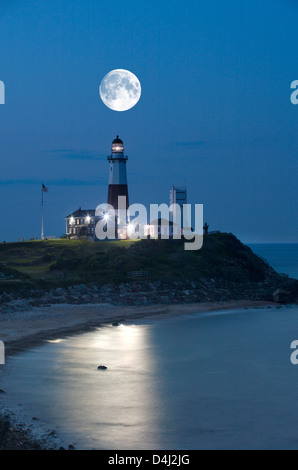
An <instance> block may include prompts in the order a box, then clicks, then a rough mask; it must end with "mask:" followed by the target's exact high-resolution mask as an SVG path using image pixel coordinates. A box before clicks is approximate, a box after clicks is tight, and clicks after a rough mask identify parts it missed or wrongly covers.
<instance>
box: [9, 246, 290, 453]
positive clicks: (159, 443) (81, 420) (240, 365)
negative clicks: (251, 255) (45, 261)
mask: <svg viewBox="0 0 298 470" xmlns="http://www.w3.org/2000/svg"><path fill="white" fill-rule="evenodd" d="M263 247H264V245H255V246H254V247H252V248H253V249H254V250H255V251H256V252H257V253H259V254H261V255H262V256H263V257H265V258H266V259H267V260H268V261H269V262H270V263H272V264H273V265H274V267H275V269H276V270H277V271H280V272H283V273H288V274H291V275H292V276H295V277H297V275H298V262H297V260H298V245H287V246H282V245H270V246H265V247H264V248H263ZM274 247H275V248H274ZM286 260H288V261H287V262H286ZM294 340H298V307H297V306H285V307H279V308H265V309H264V308H259V309H242V310H237V311H235V310H234V311H223V312H209V313H206V314H194V315H185V316H180V317H175V318H171V319H159V320H149V319H148V320H146V319H145V320H142V321H138V322H131V323H129V322H127V323H125V324H124V325H121V326H119V327H113V326H111V325H107V326H105V327H102V328H98V329H97V330H96V331H93V332H89V333H85V334H81V335H78V336H75V337H70V338H66V339H61V340H57V341H54V342H48V343H46V344H45V345H43V346H40V347H37V348H33V349H31V350H29V351H26V352H24V353H22V354H19V355H17V356H15V357H13V358H11V359H10V360H9V362H8V364H7V366H6V368H5V370H4V376H3V380H2V385H1V386H3V388H5V390H6V391H7V395H6V398H5V400H7V403H8V404H9V405H13V404H14V406H17V410H18V413H23V416H24V419H26V420H27V422H31V420H32V417H33V416H34V417H37V418H38V419H39V421H38V426H40V428H42V429H46V430H47V431H51V430H53V429H54V430H55V431H56V432H57V434H58V436H59V437H61V438H62V439H64V440H65V441H66V442H71V443H72V444H74V445H75V446H76V448H78V449H119V450H120V449H169V450H170V449H185V450H186V449H297V448H298V427H297V422H298V405H297V390H298V366H294V365H292V363H291V361H290V357H291V354H292V350H291V347H290V346H291V343H292V341H294ZM99 365H106V366H107V367H108V369H107V370H105V371H102V370H97V367H98V366H99ZM1 400H3V398H1Z"/></svg>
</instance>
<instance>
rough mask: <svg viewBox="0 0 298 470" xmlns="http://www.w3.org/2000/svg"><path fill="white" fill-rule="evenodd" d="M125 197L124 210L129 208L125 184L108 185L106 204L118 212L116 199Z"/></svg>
mask: <svg viewBox="0 0 298 470" xmlns="http://www.w3.org/2000/svg"><path fill="white" fill-rule="evenodd" d="M119 196H126V209H128V207H129V202H128V187H127V184H109V191H108V204H110V205H111V206H113V207H114V209H115V210H118V197H119Z"/></svg>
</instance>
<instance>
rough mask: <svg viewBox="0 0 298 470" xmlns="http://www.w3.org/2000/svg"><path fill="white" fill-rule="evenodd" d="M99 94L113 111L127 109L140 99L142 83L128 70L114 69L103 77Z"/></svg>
mask: <svg viewBox="0 0 298 470" xmlns="http://www.w3.org/2000/svg"><path fill="white" fill-rule="evenodd" d="M99 94H100V97H101V99H102V101H103V102H104V104H105V105H106V106H107V107H108V108H110V109H112V110H113V111H127V110H128V109H131V108H133V107H134V106H135V105H136V104H137V102H138V101H139V99H140V97H141V84H140V82H139V80H138V78H137V77H136V76H135V75H134V74H133V73H131V72H129V71H128V70H124V69H117V70H112V71H111V72H109V73H108V74H107V75H106V76H105V77H104V78H103V79H102V82H101V84H100V87H99Z"/></svg>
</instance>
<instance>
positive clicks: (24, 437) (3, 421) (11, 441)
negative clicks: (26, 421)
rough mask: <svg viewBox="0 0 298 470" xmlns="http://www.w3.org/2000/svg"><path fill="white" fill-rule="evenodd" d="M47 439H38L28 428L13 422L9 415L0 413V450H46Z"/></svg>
mask: <svg viewBox="0 0 298 470" xmlns="http://www.w3.org/2000/svg"><path fill="white" fill-rule="evenodd" d="M46 449H50V447H49V446H48V444H47V442H46V441H45V440H37V439H35V438H34V437H33V435H32V434H31V433H30V431H29V430H28V429H26V428H25V427H23V426H21V425H15V424H13V423H12V422H11V419H10V417H9V415H0V450H46Z"/></svg>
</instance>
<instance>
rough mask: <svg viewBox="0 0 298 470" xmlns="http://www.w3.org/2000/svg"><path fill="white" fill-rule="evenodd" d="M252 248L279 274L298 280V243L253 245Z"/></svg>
mask: <svg viewBox="0 0 298 470" xmlns="http://www.w3.org/2000/svg"><path fill="white" fill-rule="evenodd" d="M249 246H250V248H251V249H252V250H253V251H254V252H255V253H256V254H257V255H259V256H262V257H263V258H265V259H266V261H268V263H269V264H270V265H271V266H272V267H273V268H274V269H275V270H276V271H277V272H279V273H281V274H288V275H289V276H290V277H292V278H294V279H298V243H295V244H294V243H292V244H253V245H249Z"/></svg>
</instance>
